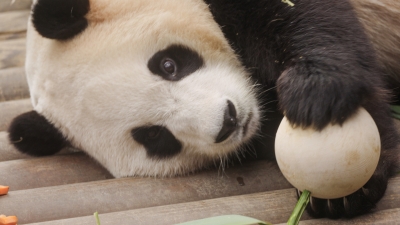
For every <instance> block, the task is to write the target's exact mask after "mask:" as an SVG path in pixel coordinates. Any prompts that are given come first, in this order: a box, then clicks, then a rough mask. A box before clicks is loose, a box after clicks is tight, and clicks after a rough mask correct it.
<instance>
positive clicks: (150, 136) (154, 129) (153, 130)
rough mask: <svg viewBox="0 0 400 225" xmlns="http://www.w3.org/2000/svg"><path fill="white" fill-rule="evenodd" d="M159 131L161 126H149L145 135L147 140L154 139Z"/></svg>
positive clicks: (158, 134)
mask: <svg viewBox="0 0 400 225" xmlns="http://www.w3.org/2000/svg"><path fill="white" fill-rule="evenodd" d="M160 131H161V127H157V126H154V127H150V128H149V129H148V130H147V135H146V137H147V140H152V139H156V138H157V137H158V136H160Z"/></svg>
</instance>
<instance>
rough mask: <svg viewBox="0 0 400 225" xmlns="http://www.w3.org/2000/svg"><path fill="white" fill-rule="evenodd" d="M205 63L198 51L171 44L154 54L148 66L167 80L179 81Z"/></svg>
mask: <svg viewBox="0 0 400 225" xmlns="http://www.w3.org/2000/svg"><path fill="white" fill-rule="evenodd" d="M203 64H204V61H203V59H202V58H201V56H200V55H199V54H197V52H195V51H193V50H191V49H189V48H187V47H184V46H181V45H171V46H169V47H168V48H166V49H164V50H161V51H159V52H157V53H156V54H154V55H153V56H152V57H151V59H150V60H149V62H148V63H147V67H148V68H149V70H150V71H151V72H152V73H153V74H155V75H159V76H161V77H162V78H164V79H165V80H169V81H178V80H180V79H182V78H184V77H186V76H188V75H190V74H192V73H193V72H195V71H196V70H198V69H199V68H201V67H202V66H203Z"/></svg>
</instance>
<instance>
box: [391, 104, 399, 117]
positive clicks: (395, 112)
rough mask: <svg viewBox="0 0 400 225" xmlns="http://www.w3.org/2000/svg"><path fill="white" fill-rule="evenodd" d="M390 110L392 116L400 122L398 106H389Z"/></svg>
mask: <svg viewBox="0 0 400 225" xmlns="http://www.w3.org/2000/svg"><path fill="white" fill-rule="evenodd" d="M390 109H391V110H392V116H393V117H394V118H396V119H399V120H400V105H391V106H390Z"/></svg>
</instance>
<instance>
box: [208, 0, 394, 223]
mask: <svg viewBox="0 0 400 225" xmlns="http://www.w3.org/2000/svg"><path fill="white" fill-rule="evenodd" d="M205 2H206V3H208V4H209V5H210V6H209V7H210V10H211V12H212V13H213V15H214V18H215V20H216V21H217V23H219V24H220V26H221V29H222V31H223V32H224V34H225V36H226V38H227V39H228V40H229V41H230V44H231V46H232V47H233V48H234V50H235V51H236V53H237V54H238V55H239V56H240V58H241V61H242V63H243V64H244V65H245V66H246V67H247V68H248V70H249V71H250V72H251V73H252V77H253V78H254V81H255V82H257V83H259V84H261V87H262V88H261V90H271V91H268V92H265V93H264V94H263V96H262V98H263V99H262V100H263V101H264V104H266V107H267V108H268V109H269V111H281V112H283V113H284V114H285V115H286V116H287V117H288V119H289V121H290V122H291V123H292V124H293V125H296V126H302V127H309V126H312V127H314V128H316V129H317V130H321V129H323V128H324V127H325V126H326V125H327V124H329V123H334V124H342V123H343V122H344V121H345V120H346V119H347V118H348V117H349V116H351V115H352V114H353V113H354V112H355V111H356V109H357V108H358V107H360V106H363V107H365V108H366V109H367V111H368V112H369V113H370V114H371V115H372V117H373V118H374V120H375V122H376V124H377V126H378V129H379V132H380V135H381V141H382V154H381V159H380V163H379V165H378V168H377V170H376V172H375V174H374V175H373V177H372V178H371V179H370V181H369V182H368V183H367V184H366V185H365V186H364V189H363V190H364V191H363V190H360V191H358V192H356V193H354V194H352V195H350V196H347V197H346V199H347V203H346V205H344V204H343V202H344V201H343V199H339V200H331V201H329V202H328V201H327V200H318V202H316V203H315V204H314V206H315V205H318V207H316V208H311V207H309V208H308V211H309V212H310V214H311V215H314V216H317V217H320V216H326V217H331V218H337V217H341V216H347V217H353V216H356V215H359V214H362V213H365V212H367V211H369V210H371V209H372V208H373V207H374V206H375V203H376V202H378V201H379V199H380V198H381V197H382V196H383V194H384V192H385V190H386V185H387V181H388V177H389V176H390V175H392V174H393V173H394V171H395V168H397V166H398V161H399V151H398V146H399V136H398V133H397V131H396V129H395V127H394V123H393V121H392V119H391V118H390V110H389V105H388V104H387V102H388V98H387V96H388V95H387V92H386V89H385V84H384V82H383V79H382V78H383V77H384V76H383V74H382V73H381V72H380V71H381V70H380V68H379V66H378V63H377V61H376V56H375V54H374V50H373V49H372V47H371V45H370V43H369V40H368V39H367V37H366V35H365V34H364V31H363V29H362V27H361V25H360V23H359V21H358V19H357V17H356V16H355V14H354V12H353V9H352V7H351V5H350V4H349V2H348V1H347V0H336V1H331V0H292V2H293V3H294V4H295V5H294V6H293V7H291V6H289V5H288V4H286V3H283V2H282V1H281V0H257V1H255V0H243V1H234V0H205ZM275 87H276V88H275ZM275 100H279V103H278V104H276V101H275ZM267 102H270V103H269V104H267ZM273 109H275V110H273ZM265 117H266V118H268V115H266V116H265ZM263 124H264V125H265V126H268V123H263ZM365 190H367V191H365ZM327 208H328V210H327Z"/></svg>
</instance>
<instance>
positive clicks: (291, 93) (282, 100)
mask: <svg viewBox="0 0 400 225" xmlns="http://www.w3.org/2000/svg"><path fill="white" fill-rule="evenodd" d="M326 67H328V66H326ZM277 88H278V98H279V105H280V108H281V110H282V111H283V112H284V114H285V116H286V117H287V118H288V120H289V121H290V122H291V123H292V124H293V125H296V126H301V127H309V126H312V127H314V128H316V129H318V130H321V129H322V128H324V127H325V126H326V125H328V124H329V123H332V124H342V123H343V122H344V121H345V120H346V119H347V118H348V117H350V116H351V115H352V114H353V113H354V112H355V111H356V110H357V109H358V108H359V107H360V105H361V104H362V102H363V100H364V99H365V98H366V97H367V96H368V95H369V92H371V90H372V89H373V88H371V85H369V84H368V81H366V80H359V79H356V76H352V74H343V73H342V72H341V71H339V70H336V69H335V68H330V67H328V68H325V67H323V66H322V65H318V67H314V66H313V65H309V64H299V65H296V66H294V67H291V68H289V69H287V70H286V71H285V72H284V73H283V74H282V75H281V76H280V78H279V79H278V82H277Z"/></svg>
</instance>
